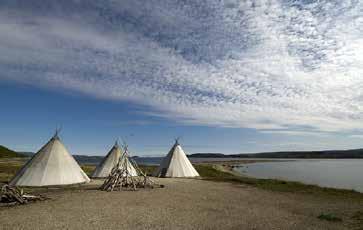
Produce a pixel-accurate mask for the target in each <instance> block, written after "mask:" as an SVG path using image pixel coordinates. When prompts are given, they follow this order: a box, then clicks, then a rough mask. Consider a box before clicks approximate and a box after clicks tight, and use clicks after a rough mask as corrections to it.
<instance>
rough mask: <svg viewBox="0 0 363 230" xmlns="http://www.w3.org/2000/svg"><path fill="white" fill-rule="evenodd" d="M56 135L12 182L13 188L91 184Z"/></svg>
mask: <svg viewBox="0 0 363 230" xmlns="http://www.w3.org/2000/svg"><path fill="white" fill-rule="evenodd" d="M89 181H90V179H89V178H88V176H87V175H86V174H85V173H84V172H83V170H82V169H81V167H80V166H79V165H78V163H77V162H76V160H75V159H74V158H73V157H72V155H70V154H69V153H68V151H67V149H66V148H65V146H64V145H63V143H62V142H61V141H60V139H59V137H58V135H57V134H56V135H55V136H54V137H53V138H52V139H50V141H49V142H48V143H47V144H45V145H44V146H43V147H42V148H41V149H40V150H39V152H37V153H36V154H35V155H34V156H33V157H32V158H31V159H30V160H29V161H28V162H27V163H26V164H25V165H24V166H23V167H22V168H21V169H20V171H19V172H18V173H17V174H16V175H15V177H14V178H13V179H12V180H11V181H10V183H9V185H11V186H50V185H69V184H80V183H86V182H89Z"/></svg>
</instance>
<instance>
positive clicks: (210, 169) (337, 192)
mask: <svg viewBox="0 0 363 230" xmlns="http://www.w3.org/2000/svg"><path fill="white" fill-rule="evenodd" d="M195 168H196V169H197V171H198V172H199V174H200V176H201V177H202V178H203V179H206V180H213V181H227V182H232V183H240V184H247V185H251V186H254V187H257V188H261V189H265V190H270V191H278V192H293V193H306V194H314V195H323V196H327V195H329V196H337V197H344V198H354V199H360V200H362V201H363V194H362V193H359V192H356V191H354V190H346V189H334V188H324V187H319V186H316V185H308V184H303V183H300V182H292V181H282V180H276V179H258V178H251V177H245V176H240V175H235V174H232V173H230V172H227V171H222V170H221V168H219V167H218V166H216V165H210V164H199V165H195Z"/></svg>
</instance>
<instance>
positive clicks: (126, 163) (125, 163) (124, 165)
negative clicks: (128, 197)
mask: <svg viewBox="0 0 363 230" xmlns="http://www.w3.org/2000/svg"><path fill="white" fill-rule="evenodd" d="M118 168H119V169H126V170H127V173H128V175H130V176H138V174H137V171H136V169H135V167H134V166H133V165H132V164H131V162H130V160H129V155H128V153H127V150H125V151H124V153H123V154H122V155H121V157H120V163H119V164H118Z"/></svg>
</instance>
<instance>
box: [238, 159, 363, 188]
mask: <svg viewBox="0 0 363 230" xmlns="http://www.w3.org/2000/svg"><path fill="white" fill-rule="evenodd" d="M235 170H236V171H238V172H240V173H242V174H244V175H247V176H251V177H256V178H271V179H281V180H289V181H299V182H302V183H306V184H315V185H319V186H322V187H332V188H344V189H354V190H356V191H359V192H363V159H331V160H330V159H329V160H325V159H324V160H321V159H311V160H310V159H309V160H305V159H304V160H302V159H298V160H289V161H273V162H261V163H253V164H243V165H241V167H237V168H235Z"/></svg>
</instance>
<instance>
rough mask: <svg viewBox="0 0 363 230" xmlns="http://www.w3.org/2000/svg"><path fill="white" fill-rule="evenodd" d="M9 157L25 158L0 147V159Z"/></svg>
mask: <svg viewBox="0 0 363 230" xmlns="http://www.w3.org/2000/svg"><path fill="white" fill-rule="evenodd" d="M10 157H25V156H24V155H23V154H20V153H17V152H15V151H13V150H11V149H8V148H6V147H5V146H2V145H0V158H10Z"/></svg>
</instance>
